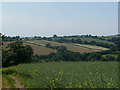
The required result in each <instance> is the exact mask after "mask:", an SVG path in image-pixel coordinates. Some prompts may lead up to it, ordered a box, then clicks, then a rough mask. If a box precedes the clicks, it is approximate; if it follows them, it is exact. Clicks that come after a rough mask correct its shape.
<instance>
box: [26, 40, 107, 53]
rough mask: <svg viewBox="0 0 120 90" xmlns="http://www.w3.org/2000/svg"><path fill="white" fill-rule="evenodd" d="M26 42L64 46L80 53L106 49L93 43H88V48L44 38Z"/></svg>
mask: <svg viewBox="0 0 120 90" xmlns="http://www.w3.org/2000/svg"><path fill="white" fill-rule="evenodd" d="M26 42H27V43H31V44H37V45H39V46H45V44H47V43H50V44H51V46H65V47H66V48H67V49H68V50H70V51H73V52H80V53H86V52H97V51H100V50H108V49H107V48H102V47H98V46H96V47H95V46H93V45H89V47H90V46H91V47H92V48H88V46H87V47H83V46H79V45H77V44H76V45H74V44H73V45H72V44H68V43H58V42H53V41H46V40H34V41H26ZM81 45H82V44H81ZM93 48H94V49H93ZM96 48H97V49H96Z"/></svg>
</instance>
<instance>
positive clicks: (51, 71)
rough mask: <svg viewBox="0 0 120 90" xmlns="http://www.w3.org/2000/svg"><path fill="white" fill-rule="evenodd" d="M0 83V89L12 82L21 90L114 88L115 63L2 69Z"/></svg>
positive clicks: (50, 64) (46, 65) (57, 63)
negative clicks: (1, 86)
mask: <svg viewBox="0 0 120 90" xmlns="http://www.w3.org/2000/svg"><path fill="white" fill-rule="evenodd" d="M10 76H12V77H14V78H11V77H10ZM6 77H7V78H6ZM8 77H9V78H8ZM3 80H6V82H3V87H4V88H5V86H6V84H9V85H8V86H9V88H10V87H17V86H16V82H17V83H18V82H19V84H21V86H23V87H24V88H118V80H119V78H118V62H49V63H46V62H44V63H31V64H19V65H17V66H12V67H8V68H3ZM11 80H12V81H11ZM8 82H13V84H12V86H11V84H10V83H8Z"/></svg>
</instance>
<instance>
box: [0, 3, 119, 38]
mask: <svg viewBox="0 0 120 90" xmlns="http://www.w3.org/2000/svg"><path fill="white" fill-rule="evenodd" d="M0 8H1V4H0ZM1 15H2V33H3V34H6V35H10V36H16V35H19V36H22V37H25V36H53V34H57V35H58V36H68V35H86V34H91V35H100V36H102V35H114V34H117V33H118V3H117V2H3V3H2V14H0V18H1ZM0 27H1V26H0Z"/></svg>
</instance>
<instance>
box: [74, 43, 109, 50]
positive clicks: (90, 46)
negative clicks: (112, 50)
mask: <svg viewBox="0 0 120 90" xmlns="http://www.w3.org/2000/svg"><path fill="white" fill-rule="evenodd" d="M72 45H76V46H80V47H84V48H89V49H94V50H109V49H108V48H104V47H100V46H95V45H86V44H74V43H72Z"/></svg>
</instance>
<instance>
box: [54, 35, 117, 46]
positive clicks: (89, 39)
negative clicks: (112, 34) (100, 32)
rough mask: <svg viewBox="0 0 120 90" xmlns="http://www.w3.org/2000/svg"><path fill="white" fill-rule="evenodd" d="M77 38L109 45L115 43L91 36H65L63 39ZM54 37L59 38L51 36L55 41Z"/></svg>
mask: <svg viewBox="0 0 120 90" xmlns="http://www.w3.org/2000/svg"><path fill="white" fill-rule="evenodd" d="M77 38H79V39H81V40H82V41H83V42H84V41H87V42H91V41H95V42H97V43H107V44H110V45H115V44H114V43H113V42H109V41H105V40H100V39H96V38H91V37H65V39H68V40H71V39H77ZM56 39H59V38H53V41H55V40H56Z"/></svg>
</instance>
